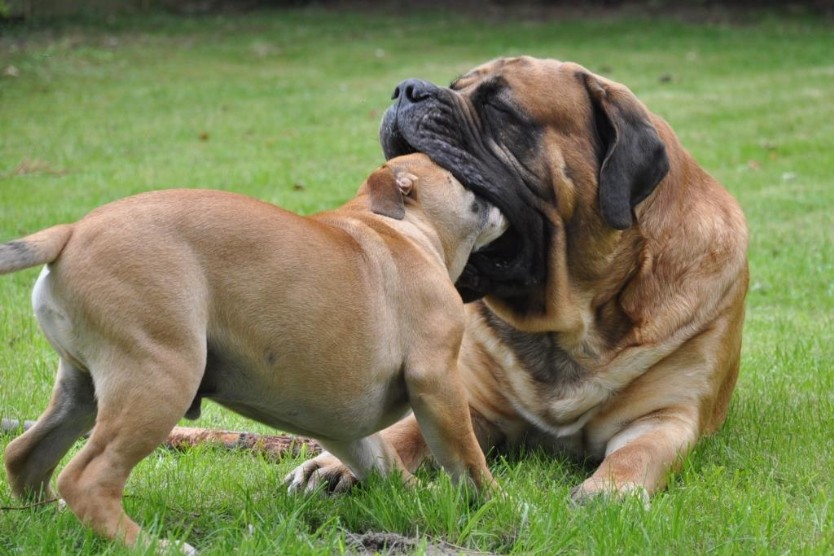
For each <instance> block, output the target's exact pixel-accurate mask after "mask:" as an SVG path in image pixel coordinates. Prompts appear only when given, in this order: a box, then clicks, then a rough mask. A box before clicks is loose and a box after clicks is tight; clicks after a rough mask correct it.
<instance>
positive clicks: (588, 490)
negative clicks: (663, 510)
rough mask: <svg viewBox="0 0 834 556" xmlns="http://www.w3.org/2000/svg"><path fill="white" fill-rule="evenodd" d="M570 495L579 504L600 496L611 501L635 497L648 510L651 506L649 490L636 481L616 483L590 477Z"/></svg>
mask: <svg viewBox="0 0 834 556" xmlns="http://www.w3.org/2000/svg"><path fill="white" fill-rule="evenodd" d="M570 497H571V500H572V501H573V502H574V503H575V504H577V505H582V504H586V503H588V502H590V501H592V500H598V499H600V498H602V499H605V500H610V501H623V500H626V499H627V498H632V497H633V498H635V499H637V500H638V501H639V502H640V504H641V505H642V506H643V508H644V509H646V510H648V509H650V508H651V498H650V497H649V492H648V491H647V490H646V488H645V487H644V486H642V485H638V484H636V483H623V484H620V485H616V484H614V483H612V482H608V481H599V480H597V479H593V478H589V479H587V480H586V481H585V482H584V483H582V484H581V485H579V486H577V487H575V488H574V489H573V491H571V495H570Z"/></svg>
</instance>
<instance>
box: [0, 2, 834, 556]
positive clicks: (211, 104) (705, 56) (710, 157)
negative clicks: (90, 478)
mask: <svg viewBox="0 0 834 556" xmlns="http://www.w3.org/2000/svg"><path fill="white" fill-rule="evenodd" d="M832 52H834V33H832V31H831V26H830V22H825V21H813V20H810V19H801V18H793V19H778V18H775V17H767V16H764V17H761V18H756V19H755V20H753V21H747V22H743V23H739V24H732V25H731V24H716V25H705V24H697V23H681V22H676V21H674V20H671V19H670V20H652V21H648V20H640V19H635V18H607V19H605V20H604V21H591V20H578V21H577V20H558V19H554V20H551V21H523V20H517V21H515V20H507V21H502V22H492V21H482V20H481V21H479V20H473V19H466V18H463V17H460V16H454V15H449V14H443V13H428V14H424V15H419V16H413V17H410V18H408V19H400V18H396V17H394V16H379V15H377V16H373V15H367V14H356V13H349V12H326V11H304V10H302V11H278V12H270V13H259V14H251V15H237V16H229V17H201V18H195V19H176V18H172V17H167V16H148V17H144V18H141V19H139V18H136V19H117V20H114V21H111V22H109V23H107V24H105V23H102V22H95V21H92V22H91V21H88V22H81V23H78V22H76V23H73V24H70V23H62V24H56V25H54V26H53V27H47V28H40V29H35V30H20V29H18V30H11V31H7V32H5V33H4V34H2V35H0V72H3V74H2V75H0V240H7V239H12V238H15V237H18V236H20V235H21V234H24V233H27V232H32V231H35V230H38V229H40V228H43V227H46V226H48V225H50V224H53V223H56V222H60V221H71V220H74V219H77V218H79V217H80V216H82V215H83V214H84V213H86V212H87V211H89V210H90V209H92V208H93V207H95V206H97V205H99V204H101V203H104V202H106V201H109V200H112V199H116V198H119V197H122V196H125V195H128V194H132V193H136V192H139V191H144V190H148V189H155V188H164V187H175V186H176V187H210V188H221V189H231V190H235V191H240V192H244V193H247V194H250V195H253V196H255V197H259V198H262V199H265V200H268V201H272V202H275V203H279V204H281V205H283V206H285V207H287V208H290V209H293V210H296V211H299V212H302V213H310V212H314V211H317V210H320V209H323V208H329V207H333V206H336V205H338V204H340V203H342V202H343V201H345V200H346V199H348V198H350V197H351V196H352V195H353V193H354V192H355V190H356V188H357V187H358V185H359V183H360V182H361V181H362V179H363V178H364V177H365V176H366V175H367V174H368V172H369V171H370V170H372V169H373V168H374V167H375V166H376V165H377V164H379V163H380V162H381V160H382V155H381V151H380V148H379V146H378V144H377V142H376V134H377V125H378V122H379V118H380V116H381V113H382V111H383V110H384V109H385V107H386V106H387V104H388V98H389V96H390V93H391V91H392V89H393V86H394V85H395V84H396V83H397V82H399V81H400V80H401V79H403V78H406V77H412V76H416V77H422V78H426V79H430V80H434V81H437V82H440V83H448V82H449V81H450V80H451V79H452V78H454V77H455V76H456V75H457V74H459V73H461V72H463V71H464V70H466V69H468V68H470V67H471V66H474V65H476V64H478V63H480V62H482V61H485V60H487V59H489V58H492V57H494V56H498V55H502V54H520V53H529V54H533V55H538V56H553V57H558V58H562V59H570V60H574V61H577V62H580V63H583V64H584V65H586V66H587V67H589V68H590V69H592V70H595V71H600V72H603V73H605V74H607V75H608V76H610V77H612V78H614V79H616V80H619V81H622V82H624V83H626V84H628V85H629V86H630V87H631V88H632V89H633V90H634V91H635V92H636V93H637V94H638V96H640V98H641V99H643V100H644V101H645V102H646V103H647V104H648V105H649V106H650V107H651V109H652V110H654V111H655V112H657V113H659V114H661V115H663V116H664V117H665V118H667V119H668V120H669V121H670V123H671V124H672V126H673V127H674V128H675V129H676V130H677V131H678V133H679V135H680V136H681V138H682V140H683V142H684V144H685V145H687V147H688V148H689V149H690V150H691V151H692V152H693V154H694V155H695V156H696V158H698V159H699V160H700V161H701V163H702V164H703V165H704V166H705V167H706V168H707V169H708V170H709V171H710V172H712V173H713V174H714V175H715V176H716V177H718V178H719V179H720V180H721V181H722V182H723V183H724V184H725V185H726V186H727V187H728V188H729V189H730V191H731V192H732V193H733V194H734V195H735V196H737V197H738V198H739V200H740V201H741V203H742V205H743V207H744V209H745V211H746V214H747V217H748V220H749V226H750V231H751V245H750V263H751V271H752V278H751V291H750V294H749V298H748V300H749V303H748V316H747V325H746V329H745V337H744V352H743V360H742V370H741V377H740V380H739V384H738V389H737V391H736V394H735V398H734V401H733V404H732V407H731V411H730V415H729V418H728V421H727V424H726V426H725V427H724V428H723V429H722V430H721V431H720V432H719V433H718V434H717V435H715V436H713V437H711V438H708V439H706V440H705V441H704V442H702V443H701V444H700V445H699V446H698V448H697V449H696V451H695V452H694V454H693V455H692V456H691V457H690V458H689V459H688V460H687V461H686V463H685V465H684V467H683V469H682V470H681V471H680V472H679V473H678V474H677V475H676V476H675V477H674V478H673V480H672V481H671V484H670V487H669V489H668V490H667V491H666V492H664V493H662V494H660V495H658V496H657V497H656V498H655V499H654V501H653V504H652V507H651V508H650V509H649V510H643V509H642V508H641V507H640V506H639V504H637V503H636V502H634V501H627V502H625V503H622V504H605V503H594V504H591V505H589V506H586V507H581V508H574V507H572V506H571V505H570V504H569V502H568V494H569V491H570V488H571V487H572V486H573V485H575V484H577V483H578V482H580V481H581V480H582V479H583V478H584V477H585V476H586V474H587V472H588V470H586V469H581V468H578V467H576V466H574V465H572V464H570V463H568V462H565V461H562V460H560V459H558V458H553V457H549V456H546V455H544V454H541V453H538V452H527V453H520V454H513V455H512V456H511V457H508V458H506V459H501V458H498V459H494V460H492V464H491V465H492V469H493V471H494V472H495V474H496V475H497V477H498V478H499V480H500V481H501V482H502V484H503V485H504V488H505V489H506V491H507V492H508V495H509V496H508V498H507V499H498V500H494V501H491V502H489V503H487V504H485V505H478V504H471V503H470V502H468V501H467V500H466V498H465V497H464V496H463V495H462V494H461V493H460V492H459V491H456V490H455V489H454V488H451V487H450V486H449V485H448V483H447V482H446V481H445V479H444V477H443V476H442V475H441V474H438V473H436V472H435V471H433V470H430V469H426V470H423V471H421V474H422V476H423V478H425V479H426V480H427V481H432V482H435V483H437V484H438V485H439V486H438V487H437V488H436V489H433V490H427V489H420V490H417V491H416V492H413V493H412V492H408V491H406V490H404V489H403V488H402V487H401V486H400V485H399V484H398V483H397V482H396V481H393V480H391V481H375V482H372V484H370V485H368V486H367V487H365V488H363V489H360V490H357V491H354V492H351V493H349V494H347V495H343V496H337V497H325V496H313V497H310V498H306V499H305V498H298V497H292V496H289V495H288V494H287V493H286V492H285V490H284V489H283V487H282V486H281V484H280V482H281V478H282V477H283V475H284V474H285V473H287V472H288V471H289V470H290V469H292V468H293V467H294V466H295V465H296V464H297V463H299V462H300V461H301V460H300V459H291V458H290V459H286V460H282V461H280V462H277V463H276V462H270V461H266V460H264V459H261V458H258V457H253V456H251V455H249V454H242V453H232V452H225V451H220V450H216V449H210V448H199V449H195V450H192V451H190V452H187V453H175V452H170V451H164V450H160V451H158V452H156V453H154V454H153V455H152V456H151V457H149V458H147V460H145V461H143V462H142V463H141V464H140V465H139V466H138V468H137V469H136V470H135V472H134V473H133V475H132V477H131V480H130V482H129V483H128V486H127V499H126V504H127V507H128V511H129V512H130V513H131V514H132V515H133V516H134V517H135V518H137V519H138V520H139V521H140V522H141V523H142V524H144V525H146V526H148V527H150V528H151V529H152V530H154V531H155V532H158V533H161V534H162V535H163V536H167V537H172V538H186V539H188V541H189V542H191V543H192V544H193V545H195V546H196V547H198V548H199V549H201V551H202V552H203V553H205V554H227V553H230V552H232V551H234V550H239V551H240V552H241V553H278V552H281V553H300V554H304V553H333V552H335V553H338V552H341V551H344V550H345V549H346V546H347V545H346V542H347V536H346V535H347V534H348V533H351V532H352V533H363V532H367V531H389V532H396V533H400V534H403V535H408V536H417V537H419V538H420V539H422V540H421V542H423V543H424V544H423V545H421V546H422V548H421V547H418V548H417V549H416V550H417V551H418V552H419V551H421V550H425V549H426V546H428V545H427V544H426V543H433V542H439V541H441V540H442V541H445V542H447V543H451V544H452V545H455V546H459V547H462V548H466V549H472V550H480V551H485V552H498V553H516V554H552V553H557V552H569V553H600V554H603V553H614V552H623V553H645V554H654V553H666V554H701V553H719V554H736V553H745V554H746V553H752V554H781V553H794V554H823V553H827V552H828V551H829V550H830V547H831V546H834V507H832V502H831V497H832V493H834V481H832V477H831V475H832V469H834V343H832V335H833V334H832V333H833V332H834V156H832V152H834V102H832V99H834V63H833V62H832V59H831V53H832ZM12 66H13V67H14V68H16V70H17V72H16V73H17V76H16V77H14V76H10V75H8V74H9V73H15V72H14V70H10V69H9V68H10V67H12ZM662 76H666V78H665V79H661V77H662ZM668 78H671V79H668ZM554 94H558V91H554ZM36 275H37V270H34V269H33V270H28V271H25V272H20V273H17V274H14V275H10V276H4V277H2V278H0V414H2V415H3V416H13V417H24V418H34V417H35V416H37V414H38V413H39V412H40V410H41V409H43V408H44V407H45V405H46V403H47V400H48V398H49V393H50V389H51V385H52V381H53V377H54V371H55V366H56V357H55V355H54V354H53V352H52V351H51V350H50V348H49V346H48V345H47V344H46V342H45V341H44V339H43V338H42V337H41V335H40V334H39V332H38V329H37V325H36V323H35V322H34V320H33V318H32V316H31V313H32V311H31V307H30V304H29V295H30V289H31V285H32V283H33V282H34V279H35V277H36ZM199 425H200V426H206V427H220V428H229V429H245V430H252V431H260V432H265V431H268V429H267V428H265V427H263V426H260V425H258V424H256V423H252V422H249V421H246V420H244V419H243V418H240V417H238V416H236V415H234V414H231V413H228V412H225V411H223V410H221V409H219V408H218V407H217V406H214V405H212V404H206V407H205V411H204V416H203V418H202V419H201V420H200V421H199ZM8 440H9V439H8V438H7V437H4V438H0V444H2V445H3V446H4V445H5V444H6V443H7V442H8ZM76 449H77V448H76ZM16 504H17V502H16V501H15V500H13V499H12V498H11V497H10V493H9V489H8V484H7V483H6V482H5V481H3V480H0V506H14V505H16ZM122 552H124V549H121V548H119V547H116V546H114V545H111V544H110V543H108V542H106V541H103V540H101V539H99V538H97V537H95V536H94V535H92V534H91V533H90V532H89V531H87V530H86V529H84V528H82V527H81V526H80V525H79V524H78V523H77V521H76V520H75V518H74V517H73V516H72V515H71V514H69V513H67V512H58V511H57V510H56V509H55V508H54V507H46V508H41V509H30V510H25V511H17V510H2V511H0V554H2V553H12V554H37V553H42V554H47V553H49V554H77V553H82V554H93V553H95V554H97V553H122Z"/></svg>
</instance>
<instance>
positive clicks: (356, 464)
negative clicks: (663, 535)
mask: <svg viewBox="0 0 834 556" xmlns="http://www.w3.org/2000/svg"><path fill="white" fill-rule="evenodd" d="M505 228H506V224H505V222H504V219H503V217H502V215H501V213H500V212H499V211H498V210H497V209H495V208H494V207H492V206H491V205H489V204H487V203H486V202H485V201H482V200H480V199H478V198H476V197H475V195H474V194H472V193H471V192H469V191H467V190H466V189H464V188H463V187H462V186H461V184H460V183H459V182H457V180H455V179H454V178H453V177H452V176H451V175H450V174H449V173H448V172H446V171H444V170H442V169H440V168H439V167H438V166H435V165H434V164H432V163H431V162H430V161H429V159H428V158H427V157H426V156H424V155H410V156H405V157H401V158H397V159H395V160H391V161H390V162H388V163H387V164H386V165H385V166H383V167H382V168H380V169H379V170H377V171H376V172H374V173H373V174H372V175H371V176H370V177H369V178H368V180H367V181H366V182H365V183H364V184H363V185H362V187H361V188H360V190H359V193H358V196H357V197H356V198H355V199H354V200H352V201H350V202H349V203H347V204H346V205H345V206H343V207H341V208H339V209H337V210H334V211H332V212H325V213H322V214H318V215H315V216H312V217H309V218H303V217H300V216H297V215H295V214H292V213H290V212H287V211H284V210H282V209H280V208H278V207H275V206H272V205H269V204H267V203H263V202H260V201H256V200H254V199H250V198H247V197H243V196H240V195H235V194H232V193H224V192H217V191H199V190H171V191H158V192H153V193H145V194H142V195H137V196H134V197H129V198H127V199H123V200H120V201H116V202H114V203H111V204H108V205H105V206H103V207H100V208H98V209H96V210H94V211H93V212H91V213H90V214H89V215H87V216H86V217H84V218H83V219H82V220H80V221H79V222H77V223H75V224H70V225H63V226H55V227H53V228H49V229H47V230H44V231H41V232H38V233H35V234H33V235H30V236H28V237H25V238H23V239H21V240H18V241H13V242H10V243H6V244H3V245H0V273H6V272H11V271H14V270H17V269H21V268H25V267H30V266H34V265H38V264H47V266H46V267H45V269H44V271H43V272H42V273H41V276H40V278H39V279H38V282H37V284H36V286H35V291H34V294H33V303H34V308H35V312H36V315H37V318H38V321H39V323H40V325H41V327H42V328H43V331H44V333H45V334H46V336H47V338H48V339H49V341H50V343H51V344H52V345H53V346H54V348H55V349H56V350H57V352H58V353H59V355H60V366H59V371H58V378H57V382H56V384H55V389H54V393H53V397H52V401H51V402H50V404H49V407H48V408H47V409H46V411H45V413H44V414H43V415H41V417H40V419H38V422H37V424H36V425H35V426H34V427H33V428H32V429H30V430H29V431H28V432H26V433H25V434H23V435H22V436H21V437H19V438H17V439H15V440H14V441H13V442H12V443H11V444H9V446H8V448H7V449H6V453H5V463H6V470H7V473H8V478H9V482H10V484H11V487H12V491H13V492H14V493H15V494H16V495H17V496H36V497H41V498H44V497H51V496H52V493H51V490H50V486H49V480H50V476H51V475H52V472H53V470H54V468H55V466H56V464H57V463H58V461H59V460H60V458H61V457H62V456H63V455H64V454H65V453H66V451H67V450H68V449H69V448H70V447H71V446H72V444H73V443H74V442H75V441H76V439H78V437H79V436H81V435H82V434H83V433H85V432H87V431H88V430H90V428H92V435H91V436H90V439H89V440H88V441H87V443H86V445H85V446H84V448H83V449H82V450H81V451H80V452H79V453H78V454H77V455H76V456H75V457H74V458H73V459H72V460H71V461H70V462H69V464H68V465H67V467H66V468H65V469H64V470H63V472H62V473H61V474H60V476H59V477H58V491H59V493H60V495H61V496H62V497H63V498H64V499H65V500H66V503H67V504H68V505H69V507H70V508H71V509H72V511H73V512H74V513H75V514H76V515H77V516H78V518H79V519H80V520H81V521H83V522H84V523H86V524H89V525H90V526H92V527H93V528H94V529H95V530H96V531H97V532H98V533H100V534H102V535H104V536H106V537H109V538H113V539H120V540H123V541H124V542H126V543H127V544H128V545H134V544H136V543H137V540H138V538H139V535H140V528H139V526H138V525H137V524H136V523H134V522H133V521H132V520H131V519H130V518H129V517H128V516H127V515H126V514H125V512H124V510H123V508H122V492H123V488H124V485H125V481H126V480H127V478H128V474H129V473H130V471H131V469H132V468H133V467H134V466H135V465H136V464H137V463H138V462H139V461H140V460H141V459H142V458H144V457H145V456H146V455H148V454H149V453H150V452H151V451H152V450H153V449H154V448H155V447H156V446H157V445H159V444H160V443H161V442H162V441H164V440H165V438H166V436H167V435H168V433H169V431H170V430H171V429H172V427H173V426H174V425H175V424H176V423H177V421H178V420H179V419H181V418H182V417H183V416H184V415H189V416H191V417H195V416H196V415H198V414H199V404H200V399H201V398H203V397H205V398H209V399H212V400H214V401H216V402H218V403H220V404H222V405H224V406H226V407H229V408H231V409H233V410H235V411H237V412H238V413H240V414H242V415H245V416H247V417H250V418H252V419H256V420H258V421H261V422H263V423H267V424H269V425H272V426H274V427H277V428H279V429H281V430H285V431H291V432H295V433H299V434H303V435H308V436H312V437H315V438H316V439H318V440H319V441H320V443H321V444H322V445H323V446H324V447H325V448H326V449H327V450H329V451H330V452H332V453H333V454H334V455H335V456H338V457H339V458H340V459H341V460H342V461H344V462H345V463H346V464H347V465H348V466H349V467H350V469H351V471H352V472H353V474H354V475H355V476H357V477H359V478H362V477H365V476H367V475H368V474H369V473H371V472H373V471H377V472H380V473H382V474H387V473H391V472H392V471H399V472H401V473H402V474H403V475H404V476H405V477H406V478H408V477H410V474H409V473H408V471H407V470H406V469H405V467H404V466H403V464H402V462H401V460H400V457H399V456H398V455H397V453H396V451H395V450H393V449H392V448H391V446H390V445H389V444H388V443H387V442H386V441H384V440H383V439H382V438H381V437H380V436H379V435H378V434H375V433H376V431H378V430H380V429H381V428H383V427H386V426H388V425H390V424H392V423H394V422H395V421H396V420H397V419H400V418H401V417H402V416H403V415H404V414H405V413H406V412H407V410H408V409H409V406H410V407H411V408H413V410H414V414H415V415H416V417H417V420H418V421H419V423H420V427H421V430H422V434H423V435H424V436H425V438H426V441H427V442H428V444H429V445H430V446H431V448H432V450H433V453H434V454H435V456H436V457H437V459H438V460H439V461H440V462H441V463H442V465H443V467H444V468H445V469H446V470H447V471H448V472H449V473H450V474H451V475H452V476H453V477H454V478H455V479H457V478H461V477H468V478H469V479H471V480H472V481H473V482H474V483H475V485H476V486H478V487H483V486H488V485H490V484H491V482H492V477H491V475H490V472H489V470H488V468H487V466H486V463H485V460H484V456H483V454H482V453H481V451H480V448H479V447H478V443H477V441H476V439H475V436H474V433H473V429H472V424H471V421H470V419H469V413H468V410H467V407H466V396H465V393H464V391H463V386H462V384H461V382H460V378H459V376H458V371H457V365H456V360H457V356H458V350H459V348H460V343H461V337H462V335H463V328H464V322H465V319H464V313H463V304H462V303H461V299H460V296H459V295H458V293H457V292H456V291H455V289H454V287H453V281H454V280H455V279H456V278H457V277H458V275H459V274H460V272H461V271H462V270H463V267H464V265H465V264H466V260H467V258H468V257H469V255H470V253H471V252H472V251H473V250H477V249H479V248H480V247H482V246H484V245H485V244H487V243H489V242H490V241H492V240H494V239H495V238H497V237H498V236H499V235H501V233H503V231H504V230H505ZM184 548H186V549H190V547H184Z"/></svg>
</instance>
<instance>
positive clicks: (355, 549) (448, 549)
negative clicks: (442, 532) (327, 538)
mask: <svg viewBox="0 0 834 556" xmlns="http://www.w3.org/2000/svg"><path fill="white" fill-rule="evenodd" d="M347 541H348V554H388V555H399V554H414V553H415V552H416V551H417V549H418V548H419V549H421V552H420V554H424V555H426V556H451V555H456V554H467V555H479V556H489V555H491V554H492V553H491V552H476V551H472V550H467V549H465V548H462V547H460V546H455V545H453V544H449V543H447V542H445V541H429V542H428V544H427V545H426V546H425V547H423V546H422V539H417V538H413V537H405V536H403V535H399V534H397V533H383V532H377V531H370V532H367V533H362V534H358V533H348V534H347ZM423 548H425V550H423Z"/></svg>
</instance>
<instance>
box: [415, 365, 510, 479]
mask: <svg viewBox="0 0 834 556" xmlns="http://www.w3.org/2000/svg"><path fill="white" fill-rule="evenodd" d="M428 368H431V367H422V368H411V369H407V370H406V384H407V387H408V394H409V400H410V402H411V407H412V409H413V410H414V417H415V418H416V420H417V423H419V426H420V430H421V431H422V435H423V438H424V439H425V442H426V444H427V445H428V446H429V447H430V448H431V451H432V453H433V454H434V457H435V458H436V459H437V461H438V462H439V463H440V464H441V465H442V466H443V468H444V469H445V470H446V472H447V473H449V474H450V475H451V476H452V479H453V480H454V481H455V482H458V481H459V480H460V479H461V478H464V477H468V478H469V479H470V480H471V481H472V483H473V484H474V485H475V487H476V488H478V490H484V489H489V488H493V487H495V486H496V485H495V481H494V479H493V478H492V474H491V473H490V471H489V468H488V467H487V464H486V458H485V457H484V453H483V451H482V450H481V447H480V445H479V444H478V439H477V438H476V436H475V430H474V428H473V426H472V419H471V417H470V413H469V405H468V404H467V397H466V391H465V389H464V387H463V383H462V382H461V381H460V380H459V378H458V369H457V363H456V362H455V359H454V358H453V359H452V360H451V362H449V363H447V364H446V365H442V366H438V367H434V369H438V370H432V371H428V370H426V369H428ZM441 373H442V375H441Z"/></svg>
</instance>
